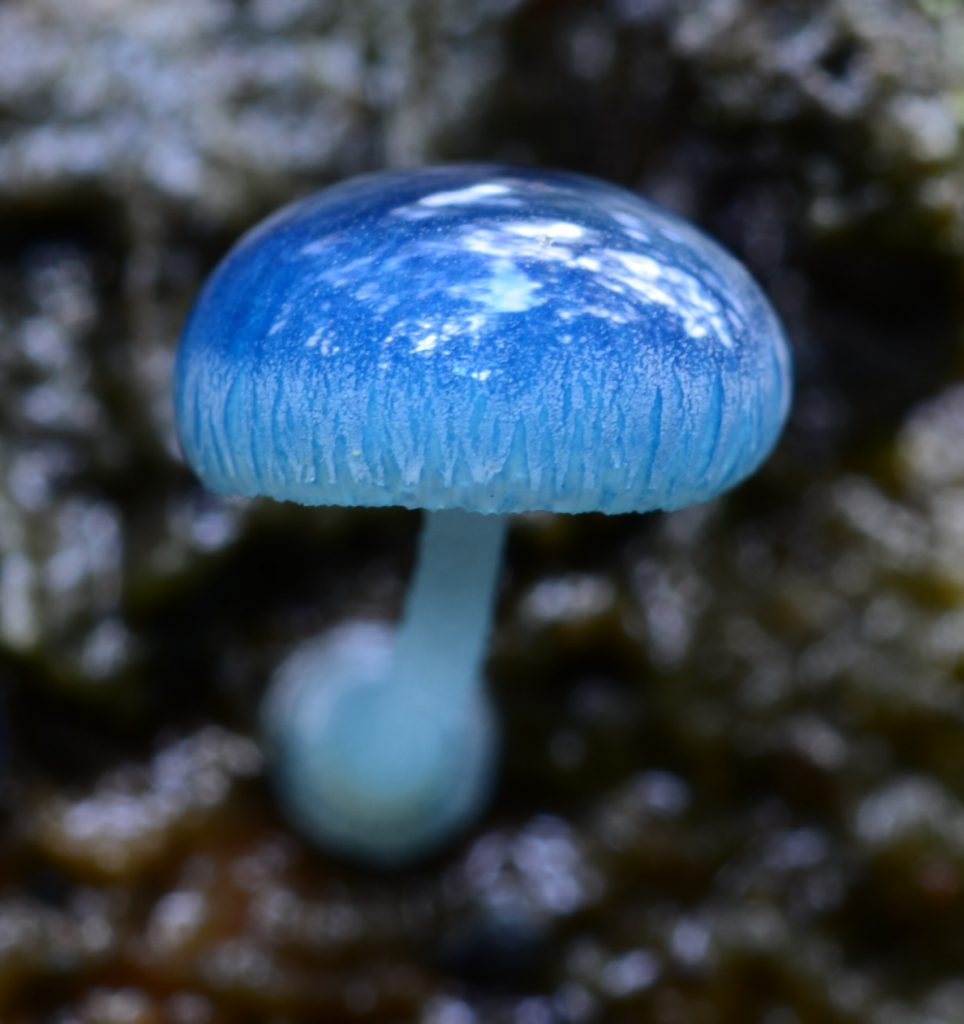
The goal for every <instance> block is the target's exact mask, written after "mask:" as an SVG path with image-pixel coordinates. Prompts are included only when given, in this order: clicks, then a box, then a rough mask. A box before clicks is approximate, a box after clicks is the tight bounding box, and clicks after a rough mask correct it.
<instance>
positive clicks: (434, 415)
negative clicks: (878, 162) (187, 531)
mask: <svg viewBox="0 0 964 1024" xmlns="http://www.w3.org/2000/svg"><path fill="white" fill-rule="evenodd" d="M790 376H791V374H790V360H789V357H788V353H787V346H786V342H785V339H784V336H783V332H782V330H781V327H780V325H779V323H778V321H777V319H776V317H775V315H774V313H773V311H772V309H771V308H770V305H769V303H768V302H767V300H766V299H765V297H764V296H763V294H762V293H761V291H760V289H759V288H758V287H757V285H756V284H755V283H754V281H753V280H752V279H751V278H750V276H749V275H748V274H747V272H746V271H745V270H744V268H743V267H742V266H741V265H740V264H739V263H738V262H737V261H736V260H734V259H733V258H732V257H731V256H729V255H728V254H727V253H726V252H724V251H723V250H722V249H721V248H720V247H719V246H718V245H716V244H715V243H714V242H712V241H711V240H710V239H708V238H707V237H706V236H705V235H703V234H701V233H700V232H699V231H697V230H696V229H695V228H693V227H691V226H690V225H688V224H685V223H684V222H683V221H681V220H679V219H678V218H676V217H674V216H672V215H671V214H669V213H667V212H665V211H663V210H661V209H659V208H657V207H655V206H653V205H652V204H650V203H647V202H645V201H644V200H642V199H640V198H639V197H637V196H635V195H633V194H631V193H629V192H626V191H624V190H623V189H620V188H616V187H614V186H611V185H608V184H605V183H603V182H599V181H594V180H591V179H588V178H584V177H580V176H577V175H572V174H566V173H561V172H547V171H540V170H534V169H520V168H506V167H491V166H453V167H436V168H423V169H419V170H408V171H397V172H389V173H383V174H378V175H371V176H368V177H363V178H359V179H355V180H353V181H350V182H347V183H344V184H341V185H337V186H335V187H333V188H329V189H326V190H325V191H323V192H320V193H318V194H317V195H314V196H310V197H309V198H307V199H304V200H302V201H300V202H298V203H295V204H293V205H291V206H289V207H287V208H285V209H284V210H282V211H281V212H279V213H278V214H276V215H275V216H274V217H272V218H270V219H269V220H267V221H265V222H264V223H263V224H262V225H260V226H259V227H257V228H255V229H254V230H253V231H252V232H250V233H249V234H248V235H247V236H246V237H245V238H244V239H243V240H242V241H241V242H240V243H239V244H238V245H237V246H236V247H235V249H234V250H233V251H232V252H231V253H230V254H229V255H228V256H227V258H226V259H225V260H224V261H223V262H222V264H221V265H220V266H219V268H218V269H217V270H216V272H215V273H214V275H213V276H212V278H211V280H210V281H209V282H208V284H207V286H206V287H205V289H204V291H203V293H202V295H201V297H200V298H199V300H198V302H197V303H196V305H195V307H194V310H193V312H192V315H191V318H190V321H189V324H188V326H187V329H186V330H185V333H184V337H183V339H182V342H181V346H180V349H179V352H178V358H177V369H176V387H175V403H176V409H177V422H178V431H179V434H180V438H181V443H182V445H183V448H184V452H185V454H186V455H187V458H188V460H189V461H190V462H191V464H192V465H193V466H194V467H195V469H196V470H197V471H198V473H199V474H200V475H201V476H202V477H203V478H204V480H205V482H206V483H207V484H208V486H209V487H212V488H213V489H215V490H219V491H223V492H225V493H231V494H248V495H255V494H266V495H270V496H272V497H275V498H281V499H288V500H293V501H298V502H302V503H304V504H345V505H406V506H408V507H413V508H414V507H420V508H449V507H461V508H465V509H468V510H471V511H476V512H508V511H520V510H524V509H550V510H554V511H566V512H583V511H588V510H601V511H605V512H613V513H615V512H631V511H646V510H649V509H656V508H665V509H671V508H678V507H681V506H684V505H688V504H691V503H694V502H699V501H705V500H707V499H708V498H711V497H713V496H714V495H715V494H717V493H718V492H719V491H721V490H723V489H725V488H726V487H729V486H730V485H732V484H734V483H736V482H737V481H738V480H740V479H742V478H743V477H745V476H747V475H748V474H749V473H751V472H752V471H753V470H754V469H755V468H756V467H757V466H758V465H759V463H760V462H761V461H762V460H763V458H764V457H765V456H766V455H767V453H768V452H769V451H770V449H771V447H772V446H773V444H774V442H775V440H776V438H777V436H778V434H779V432H780V429H781V427H782V425H783V422H784V419H785V417H786V414H787V410H788V406H789V400H790V389H791V381H790Z"/></svg>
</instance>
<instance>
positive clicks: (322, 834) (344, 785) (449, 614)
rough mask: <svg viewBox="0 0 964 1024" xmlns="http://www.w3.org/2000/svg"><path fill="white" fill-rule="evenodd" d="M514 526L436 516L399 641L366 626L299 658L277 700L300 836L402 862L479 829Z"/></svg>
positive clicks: (283, 763) (278, 756) (276, 751)
mask: <svg viewBox="0 0 964 1024" xmlns="http://www.w3.org/2000/svg"><path fill="white" fill-rule="evenodd" d="M504 532H505V522H504V520H503V519H502V518H501V517H498V516H479V515H473V514H471V513H466V512H459V511H446V512H435V513H430V514H429V518H428V522H427V523H426V528H425V531H424V534H423V537H422V551H421V555H420V559H419V565H418V569H417V571H416V577H415V581H414V583H413V586H412V590H411V592H410V594H409V598H408V602H407V606H406V610H405V616H404V618H403V621H402V625H401V627H400V629H399V634H398V639H397V641H396V638H395V634H394V632H393V631H392V630H389V629H388V628H386V627H385V626H382V625H378V624H375V623H355V624H353V625H350V626H343V627H341V628H340V629H338V630H336V631H334V632H333V633H332V634H331V635H330V636H329V637H327V638H325V639H323V640H321V641H315V642H314V643H312V644H310V645H308V646H307V647H306V648H304V649H303V650H301V651H299V652H297V653H296V654H295V655H294V656H293V657H292V658H290V659H289V660H288V661H287V662H286V663H285V664H284V665H283V666H282V668H281V669H280V670H279V672H278V674H277V676H276V679H275V680H274V682H273V684H272V687H271V689H270V690H269V694H268V697H267V700H266V703H265V713H264V717H265V728H266V734H267V736H268V738H269V742H270V744H271V747H272V760H273V763H274V764H275V775H276V780H277V782H278V792H279V797H280V799H281V801H282V802H283V804H284V805H285V806H286V807H287V808H288V811H289V813H290V814H291V815H292V816H293V817H294V818H295V820H296V821H297V822H298V824H299V825H300V826H301V828H302V829H303V830H304V831H305V832H306V833H308V834H309V835H311V836H313V837H314V838H315V839H317V840H318V841H320V842H321V843H323V844H324V845H325V846H327V847H329V848H331V849H334V850H337V851H339V852H341V853H343V854H345V855H348V856H351V857H353V858H355V859H356V860H361V861H366V862H368V863H372V864H376V865H379V866H382V867H396V866H399V865H401V864H404V863H407V862H409V861H411V860H413V859H415V858H416V857H418V856H420V855H422V854H424V853H426V852H427V851H429V850H431V849H432V848H433V847H435V846H436V845H438V843H439V842H440V841H442V840H443V839H447V838H449V837H450V836H451V835H452V834H453V833H454V832H456V831H458V830H459V829H460V828H462V827H463V826H465V825H466V824H468V823H469V822H471V821H472V820H473V819H474V818H475V817H476V815H477V813H478V811H479V808H480V806H481V805H482V804H483V803H484V801H485V799H486V797H487V796H488V793H489V789H490V785H491V780H492V772H493V764H494V760H495V758H494V754H495V746H496V731H495V728H494V725H493V719H492V715H491V712H490V710H489V706H488V702H487V698H486V695H485V692H484V689H483V687H482V678H481V674H480V669H481V660H482V653H483V649H484V645H485V638H486V635H487V633H488V629H489V622H490V619H491V609H492V601H493V592H494V588H495V582H496V579H497V577H498V566H499V551H500V548H501V544H502V538H503V535H504Z"/></svg>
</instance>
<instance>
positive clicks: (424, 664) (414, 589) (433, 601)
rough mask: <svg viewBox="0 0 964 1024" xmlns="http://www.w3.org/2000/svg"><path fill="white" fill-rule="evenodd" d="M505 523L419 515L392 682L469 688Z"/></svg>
mask: <svg viewBox="0 0 964 1024" xmlns="http://www.w3.org/2000/svg"><path fill="white" fill-rule="evenodd" d="M506 521H507V520H506V517H505V516H498V515H479V514H477V513H472V512H463V511H462V510H460V509H445V510H443V511H438V512H426V513H425V520H424V526H423V528H422V538H421V543H420V546H419V557H418V565H417V567H416V570H415V578H414V580H413V581H412V585H411V588H410V590H409V594H408V600H407V602H406V605H405V614H404V617H403V619H402V623H401V626H400V628H399V633H398V646H397V648H396V662H395V676H396V681H397V683H396V684H397V685H399V686H402V687H412V688H417V687H423V688H439V689H444V690H445V692H446V693H447V694H448V696H449V697H450V698H454V697H456V696H458V697H460V698H461V699H466V698H467V697H469V696H470V695H471V694H472V693H473V692H474V691H475V690H476V689H477V687H478V685H479V675H480V669H481V665H482V658H483V653H484V651H485V645H486V639H487V637H488V633H489V626H490V623H491V620H492V606H493V604H494V596H495V585H496V581H497V580H498V578H499V570H500V568H501V562H502V557H501V556H502V543H503V540H504V538H505V529H506Z"/></svg>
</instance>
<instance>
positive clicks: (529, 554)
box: [0, 0, 964, 1024]
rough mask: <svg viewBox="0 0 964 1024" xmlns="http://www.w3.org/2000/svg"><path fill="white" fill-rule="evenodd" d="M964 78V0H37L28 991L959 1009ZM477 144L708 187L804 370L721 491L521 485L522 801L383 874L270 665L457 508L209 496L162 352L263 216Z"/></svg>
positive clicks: (20, 219) (132, 1020) (25, 455)
mask: <svg viewBox="0 0 964 1024" xmlns="http://www.w3.org/2000/svg"><path fill="white" fill-rule="evenodd" d="M962 119H964V9H962V7H961V5H960V4H959V3H957V2H955V0H919V2H914V0H904V2H899V0H813V2H803V0H800V2H793V0H771V2H763V0H757V2H754V0H695V2H693V3H672V2H669V0H608V2H607V0H597V2H589V0H581V2H577V0H490V2H484V0H235V2H229V0H156V2H153V3H147V2H142V0H70V2H69V3H68V2H67V0H6V2H4V3H2V4H0V694H2V698H3V709H2V715H3V719H4V721H5V725H4V728H3V741H2V749H3V761H2V779H0V800H2V806H0V829H2V838H0V1019H2V1020H3V1021H4V1022H10V1024H26V1022H44V1024H46V1022H50V1024H75V1022H80V1024H163V1022H171V1024H249V1022H251V1024H254V1022H271V1024H289V1022H290V1024H294V1022H307V1021H311V1022H325V1024H329V1022H330V1024H338V1022H342V1021H359V1022H361V1021H365V1022H369V1021H370V1022H406V1021H418V1022H419V1024H488V1022H493V1024H503V1022H505V1024H510V1022H511V1024H557V1022H558V1024H595V1022H604V1024H608V1022H618V1024H621V1022H627V1024H641V1022H644V1024H645V1022H650V1021H651V1022H654V1024H755V1022H759V1024H805V1022H806V1024H809V1022H815V1024H835V1022H840V1024H843V1022H846V1024H851V1022H853V1024H856V1022H864V1021H868V1022H872V1024H918V1022H919V1024H959V1022H960V1021H961V1020H962V1019H964V975H962V973H961V965H962V963H964V690H962V686H964V386H962V373H964V363H962V358H961V355H962V346H961V342H962V313H964V308H962V301H961V300H962V294H964V273H962V270H964V215H962V214H964V211H962V201H964V169H962V163H961V122H962ZM460 159H482V160H505V161H515V162H520V163H534V164H538V165H545V166H557V167H564V168H569V169H573V170H578V171H583V172H588V173H591V174H595V175H599V176H601V177H604V178H607V179H610V180H612V181H616V182H618V183H621V184H624V185H626V186H627V187H629V188H632V189H634V190H637V191H639V192H641V193H643V194H646V195H648V196H649V197H651V198H653V199H655V200H657V201H658V202H661V203H664V204H666V205H668V206H670V207H672V208H673V209H675V210H677V211H678V212H680V213H682V214H683V215H684V216H687V217H689V218H691V219H693V220H694V221H696V222H697V223H698V224H700V225H701V226H702V227H704V228H705V229H706V230H707V231H709V232H710V233H711V234H713V235H715V236H716V237H718V238H719V239H720V240H721V241H722V242H723V243H724V244H726V245H727V246H729V247H730V248H731V249H732V250H733V251H735V252H736V253H737V254H738V255H739V256H740V257H741V258H743V259H744V260H745V261H746V262H747V263H748V265H749V266H750V268H751V269H752V270H753V272H754V273H755V274H756V276H757V277H758V278H759V280H760V281H761V282H762V284H763V285H764V287H765V288H766V290H767V291H768V293H769V294H770V295H771V297H772V299H773V301H774V303H775V305H776V306H777V307H778V309H779V311H780V313H781V315H782V317H783V318H784V320H785V322H786V324H787V327H788V332H789V334H790V337H791V339H792V341H793V344H794V348H795V354H796V360H797V374H798V394H797V401H796V406H795V410H794V414H793V418H792V422H791V424H790V426H789V428H788V431H787V433H786V435H785V437H784V440H783V442H782V443H781V446H780V448H779V449H778V451H777V453H776V454H775V455H774V457H773V458H772V459H771V460H770V462H769V463H768V464H767V466H766V467H765V468H764V470H763V471H762V472H761V473H760V474H758V475H757V477H755V478H754V480H753V481H751V482H750V483H748V484H747V485H745V486H743V487H741V488H740V489H739V490H738V491H736V492H735V493H733V494H732V495H729V496H727V497H725V498H723V499H721V500H719V501H717V502H714V503H713V504H712V505H710V506H706V507H703V508H698V509H693V510H690V511H687V512H682V513H677V514H674V515H671V516H656V515H653V516H647V517H644V518H643V517H634V516H626V517H615V518H609V519H607V518H605V517H595V516H579V517H562V516H560V517H550V516H533V517H527V518H520V519H519V520H518V521H517V522H515V523H514V525H513V528H512V533H511V536H510V540H509V548H508V557H507V565H506V570H505V574H504V580H503V586H502V592H501V598H500V604H499V612H498V621H497V626H496V630H495V634H494V636H493V641H492V654H491V659H490V664H489V678H490V684H491V687H492V691H493V693H494V696H495V699H496V701H497V704H498V708H499V712H500V715H501V718H502V721H503V723H504V729H505V737H506V738H505V750H504V757H503V769H502V775H501V779H500V784H499V789H498V792H497V795H496V799H495V801H494V803H493V805H492V806H491V807H490V809H489V810H488V812H487V813H486V815H485V816H484V818H483V820H482V821H481V822H480V823H479V824H478V826H477V827H476V828H475V829H473V830H472V831H471V832H470V833H469V835H467V836H466V837H465V838H464V839H462V840H461V841H459V842H457V843H455V844H454V845H453V846H452V847H450V848H449V849H447V850H445V851H443V852H442V853H440V854H439V855H438V856H437V857H436V858H435V859H434V860H433V861H431V862H430V863H428V864H425V865H422V866H420V867H417V868H414V869H410V870H408V871H406V872H403V873H399V874H395V875H387V876H384V875H383V876H379V875H375V874H370V873H366V872H364V871H362V870H360V869H356V868H353V867H351V866H349V865H345V864H342V863H338V862H337V861H335V860H332V859H331V858H329V857H328V856H326V855H325V854H323V853H321V852H319V851H316V850H313V849H312V848H311V847H310V846H308V845H307V844H306V843H305V842H304V841H303V840H302V839H301V838H299V836H298V835H297V834H296V833H295V832H294V831H293V830H292V829H291V828H290V827H289V826H287V825H286V824H285V822H284V821H283V820H282V819H281V818H280V816H279V814H278V812H277V810H276V808H275V806H274V803H273V800H272V798H271V795H270V791H269V789H268V787H267V785H266V782H265V779H264V776H263V764H262V756H261V752H260V748H259V744H258V736H257V729H256V711H257V702H258V699H259V696H260V694H261V693H262V691H263V689H264V686H265V684H266V681H267V679H268V678H269V677H270V674H271V671H272V669H273V667H274V666H275V665H277V664H278V663H279V662H280V661H281V660H282V659H283V657H284V656H285V654H286V653H287V652H288V651H289V650H290V649H291V648H292V647H293V646H294V645H296V644H297V643H298V642H299V641H301V640H302V639H304V638H306V637H309V636H312V635H314V634H316V633H318V632H320V631H322V630H323V629H324V628H325V627H326V626H328V625H330V624H333V623H335V622H338V621H341V620H343V619H346V618H351V617H354V616H362V617H372V616H375V617H389V616H393V615H397V613H398V610H399V608H400V604H401V600H402V597H403V593H404V587H405V581H406V578H407V575H408V573H409V571H410V568H411V563H412V558H413V554H414V541H415V536H416V532H417V527H418V518H417V516H416V515H415V514H414V513H408V512H401V511H377V512H376V511H370V512H364V511H353V510H311V509H302V508H297V507H294V506H281V505H275V504H270V503H268V502H260V501H259V502H242V501H237V502H235V501H229V502H225V501H223V500H220V499H217V498H215V497H213V496H211V495H208V494H206V493H205V492H204V491H203V490H202V489H201V488H200V487H199V485H198V484H197V483H196V482H195V481H194V480H193V478H192V477H191V475H190V474H189V473H188V472H187V470H186V469H185V468H184V467H183V466H182V465H181V463H180V461H179V459H178V457H177V451H176V444H175V442H174V439H173V431H172V414H171V409H170V400H169V375H170V366H171V359H172V353H173V349H174V345H175V343H176V338H177V335H178V332H179V330H180V325H181V323H182V321H183V318H184V315H185V312H186V310H187V308H188V306H189V304H190V302H191V299H192V297H193V295H194V294H195V292H196V290H197V288H198V286H199V284H200V282H201V281H202V280H203V277H204V275H205V274H206V273H207V272H208V271H209V270H210V269H211V267H212V266H213V265H214V263H215V262H216V260H217V259H218V258H219V257H220V256H221V255H222V254H223V253H224V252H225V251H226V249H227V248H228V247H229V246H230V244H231V243H232V241H233V240H234V239H235V238H236V237H237V235H238V234H239V233H240V232H241V231H242V230H244V229H245V228H246V227H247V226H249V225H250V224H251V223H253V222H254V221H255V220H257V219H258V218H259V217H260V216H262V215H263V214H265V213H267V212H268V211H270V210H271V209H272V208H274V207H275V206H276V205H278V204H280V203H282V202H286V201H288V200H290V199H291V198H293V197H295V196H298V195H301V194H304V193H306V192H308V191H311V190H313V189H315V188H319V187H321V186H323V185H325V184H327V183H329V182H332V181H335V180H339V179H341V178H343V177H345V176H348V175H351V174H354V173H358V172H362V171H367V170H372V169H378V168H382V167H386V166H402V165H410V164H419V163H428V162H436V161H443V160H460Z"/></svg>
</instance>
